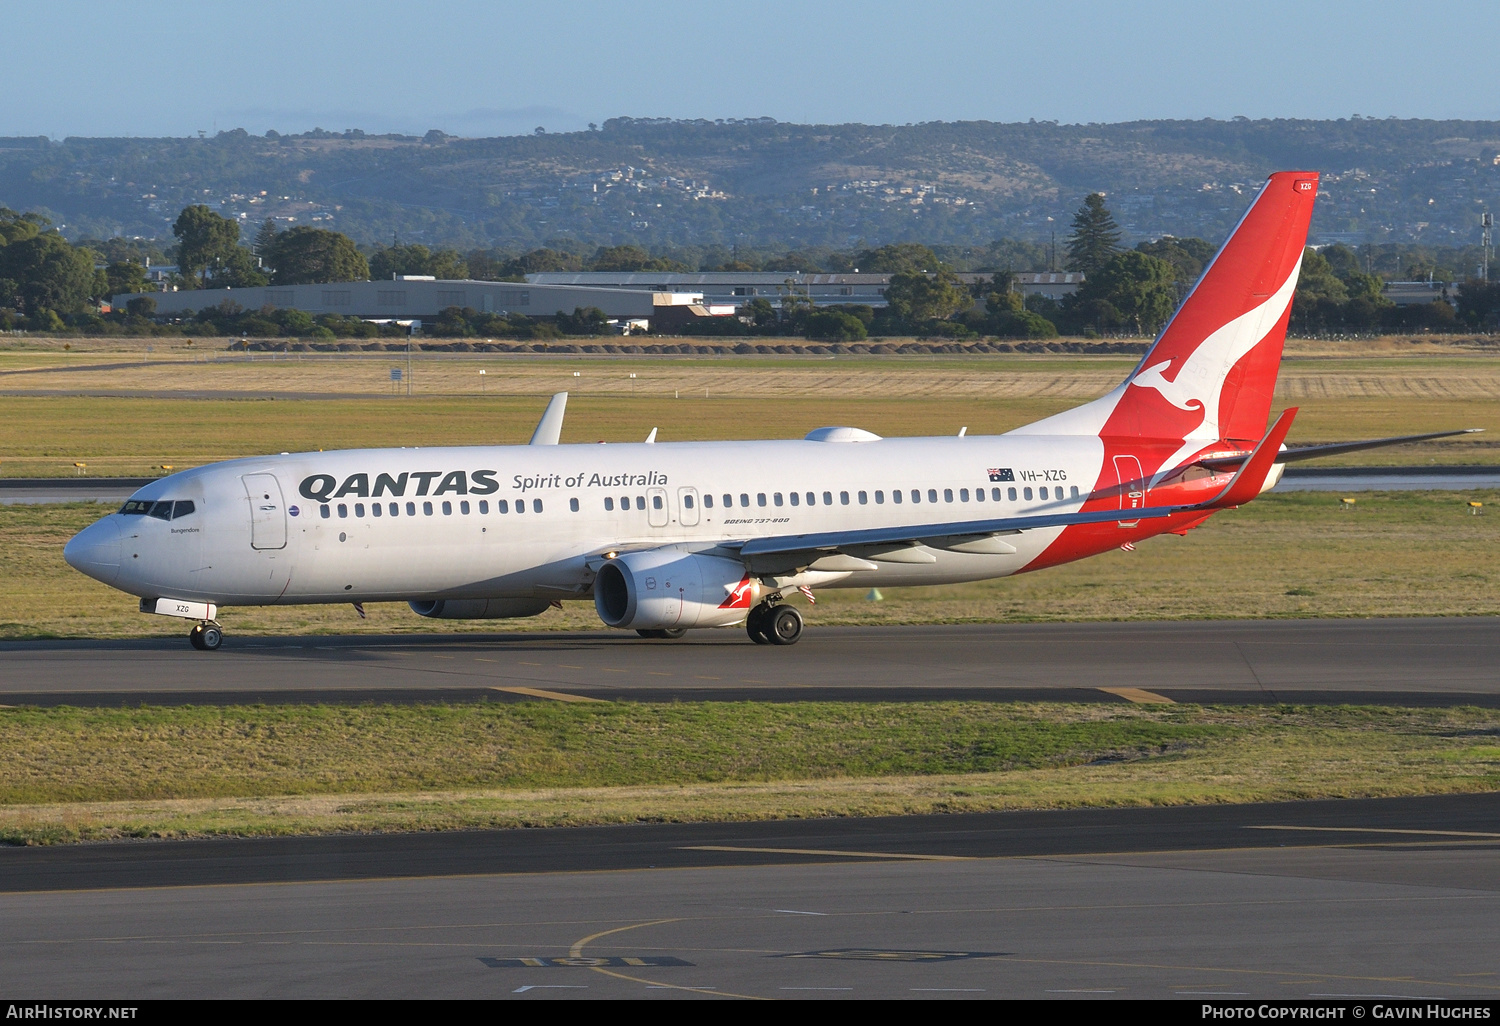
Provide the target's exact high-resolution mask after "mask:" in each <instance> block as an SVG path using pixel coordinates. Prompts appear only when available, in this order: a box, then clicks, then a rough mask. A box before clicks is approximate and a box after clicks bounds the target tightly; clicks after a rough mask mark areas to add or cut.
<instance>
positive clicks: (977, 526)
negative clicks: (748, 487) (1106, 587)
mask: <svg viewBox="0 0 1500 1026" xmlns="http://www.w3.org/2000/svg"><path fill="white" fill-rule="evenodd" d="M1296 415H1297V410H1296V408H1295V407H1294V408H1292V409H1288V410H1286V411H1285V412H1284V413H1282V415H1281V417H1280V418H1278V419H1277V421H1276V423H1275V424H1274V425H1272V427H1271V430H1270V431H1268V432H1266V436H1265V437H1264V438H1262V439H1261V440H1260V442H1259V444H1257V445H1256V447H1255V449H1254V451H1252V452H1251V453H1250V454H1249V455H1248V456H1247V457H1245V458H1244V460H1243V463H1242V466H1241V467H1240V469H1239V470H1238V471H1237V472H1236V473H1235V475H1234V477H1232V478H1231V479H1230V480H1229V483H1228V484H1227V485H1225V486H1224V488H1223V489H1222V490H1221V491H1220V492H1219V494H1217V495H1215V496H1214V497H1213V498H1212V499H1209V500H1208V501H1206V502H1198V503H1192V504H1189V505H1182V506H1147V507H1145V508H1143V509H1104V510H1091V511H1089V512H1078V513H1041V514H1036V515H1033V516H1024V517H997V518H994V519H989V520H960V521H945V522H938V523H931V524H917V525H908V526H904V527H875V528H866V529H863V530H852V531H822V532H818V533H814V534H792V535H780V536H772V537H768V538H752V539H750V540H749V541H746V542H745V543H743V544H742V545H740V546H739V552H740V558H741V559H743V560H745V562H746V564H747V565H749V566H750V567H751V569H752V570H754V571H756V572H761V573H772V572H777V570H776V569H775V568H776V567H785V568H787V569H790V568H793V567H796V566H802V565H807V564H810V563H811V562H813V561H815V560H817V559H818V558H820V557H822V556H827V555H833V554H835V553H843V554H845V555H851V556H854V557H856V558H860V557H861V556H862V554H863V555H871V556H873V557H874V558H879V557H880V555H882V554H883V553H881V552H879V551H878V550H880V549H881V547H885V548H886V549H889V550H897V549H900V548H902V547H909V546H916V545H926V544H930V545H932V546H933V547H935V548H944V549H952V548H955V547H958V548H960V551H962V547H965V546H972V545H973V543H975V542H981V541H982V540H983V539H989V538H995V537H997V536H999V535H1006V534H1018V533H1020V532H1021V531H1034V530H1037V529H1039V528H1044V527H1067V526H1071V525H1073V524H1106V523H1113V522H1118V521H1122V520H1127V521H1134V520H1155V519H1158V518H1161V517H1169V516H1172V515H1173V514H1176V513H1201V512H1209V511H1213V510H1219V509H1227V508H1229V507H1231V506H1239V505H1242V504H1243V503H1246V502H1249V501H1250V500H1251V499H1253V498H1255V496H1257V495H1259V494H1260V489H1261V486H1262V485H1263V484H1265V480H1266V476H1267V475H1268V474H1269V473H1270V471H1271V466H1272V464H1273V463H1275V462H1276V461H1277V459H1278V457H1279V456H1280V455H1282V454H1280V453H1278V450H1279V449H1280V448H1281V443H1282V442H1283V441H1284V440H1285V438H1286V434H1287V432H1288V431H1290V430H1291V426H1292V419H1293V418H1294V417H1296ZM851 550H852V551H851ZM969 551H983V549H980V548H973V547H971V548H969ZM992 551H1003V550H992ZM894 561H896V562H901V561H902V560H899V559H897V560H894Z"/></svg>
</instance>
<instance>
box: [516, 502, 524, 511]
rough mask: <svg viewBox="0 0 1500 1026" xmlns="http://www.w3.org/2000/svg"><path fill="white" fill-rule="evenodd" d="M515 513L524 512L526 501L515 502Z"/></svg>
mask: <svg viewBox="0 0 1500 1026" xmlns="http://www.w3.org/2000/svg"><path fill="white" fill-rule="evenodd" d="M516 512H517V513H525V512H526V500H525V499H517V500H516Z"/></svg>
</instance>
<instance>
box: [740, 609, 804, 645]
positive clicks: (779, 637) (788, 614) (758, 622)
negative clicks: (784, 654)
mask: <svg viewBox="0 0 1500 1026" xmlns="http://www.w3.org/2000/svg"><path fill="white" fill-rule="evenodd" d="M745 633H746V634H749V635H750V640H751V641H753V642H755V643H756V644H757V645H795V644H796V643H797V641H798V640H799V639H800V638H801V637H802V614H801V613H799V612H797V610H796V609H795V608H794V607H792V606H783V605H774V606H773V605H771V604H770V603H769V602H762V603H761V604H760V605H758V606H756V607H755V608H754V609H752V610H750V615H749V616H748V617H747V618H746V619H745Z"/></svg>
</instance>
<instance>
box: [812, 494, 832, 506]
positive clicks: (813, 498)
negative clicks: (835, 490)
mask: <svg viewBox="0 0 1500 1026" xmlns="http://www.w3.org/2000/svg"><path fill="white" fill-rule="evenodd" d="M823 494H824V495H827V494H828V493H827V492H824V493H823ZM807 504H808V505H809V506H816V505H817V504H818V496H817V493H815V492H808V493H807Z"/></svg>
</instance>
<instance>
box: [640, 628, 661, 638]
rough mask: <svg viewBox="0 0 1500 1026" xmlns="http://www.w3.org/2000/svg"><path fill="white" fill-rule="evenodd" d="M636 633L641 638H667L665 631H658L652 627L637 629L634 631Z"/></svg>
mask: <svg viewBox="0 0 1500 1026" xmlns="http://www.w3.org/2000/svg"><path fill="white" fill-rule="evenodd" d="M636 633H637V634H639V635H640V636H641V637H643V638H665V637H666V636H667V633H666V631H659V630H656V629H655V628H653V627H639V628H637V629H636Z"/></svg>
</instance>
